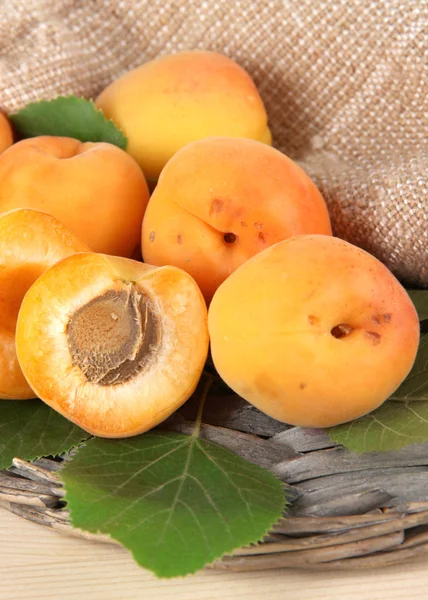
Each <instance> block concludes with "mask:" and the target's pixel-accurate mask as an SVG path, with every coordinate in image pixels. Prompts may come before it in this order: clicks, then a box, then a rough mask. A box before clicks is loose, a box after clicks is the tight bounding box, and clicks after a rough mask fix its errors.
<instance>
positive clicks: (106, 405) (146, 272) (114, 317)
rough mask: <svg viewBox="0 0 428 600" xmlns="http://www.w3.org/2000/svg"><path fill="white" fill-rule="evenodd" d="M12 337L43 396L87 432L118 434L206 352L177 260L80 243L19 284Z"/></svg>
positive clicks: (203, 313)
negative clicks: (152, 259) (158, 263)
mask: <svg viewBox="0 0 428 600" xmlns="http://www.w3.org/2000/svg"><path fill="white" fill-rule="evenodd" d="M16 344H17V353H18V357H19V362H20V364H21V368H22V370H23V372H24V375H25V377H26V378H27V380H28V382H29V383H30V385H31V387H32V388H33V389H34V390H35V392H36V393H37V395H38V396H39V397H40V398H41V399H42V400H43V401H44V402H46V403H47V404H48V405H49V406H51V407H52V408H54V409H55V410H57V411H58V412H59V413H61V414H62V415H64V416H65V417H67V418H68V419H70V420H71V421H73V422H74V423H76V424H77V425H79V426H80V427H82V428H83V429H85V430H86V431H88V432H89V433H92V434H94V435H98V436H101V437H111V438H113V437H128V436H131V435H136V434H138V433H142V432H144V431H147V430H148V429H150V428H152V427H154V426H155V425H157V424H158V423H160V422H161V421H163V420H164V419H165V418H166V417H168V416H169V415H170V414H171V413H172V412H174V411H175V410H176V409H177V408H178V407H179V406H181V405H182V404H183V403H184V402H185V401H186V400H187V399H188V398H189V397H190V396H191V394H192V393H193V391H194V389H195V387H196V385H197V383H198V381H199V378H200V375H201V373H202V370H203V367H204V364H205V361H206V357H207V352H208V327H207V309H206V306H205V302H204V299H203V297H202V294H201V292H200V290H199V288H198V286H197V285H196V283H195V282H194V281H193V279H192V278H191V277H190V276H189V275H188V274H187V273H185V272H184V271H182V270H180V269H177V268H175V267H162V268H156V267H152V266H149V265H145V264H143V263H141V262H137V261H134V260H131V259H126V258H119V257H112V256H107V255H102V254H95V253H81V254H76V255H74V256H70V257H69V258H66V259H64V260H62V261H60V262H58V263H57V264H56V265H54V266H53V267H52V268H51V269H49V270H48V271H46V272H45V273H44V274H43V275H42V276H41V277H40V278H39V279H38V280H37V281H36V282H35V283H34V284H33V286H32V287H31V289H30V290H29V291H28V292H27V294H26V296H25V298H24V300H23V302H22V306H21V310H20V312H19V316H18V324H17V330H16Z"/></svg>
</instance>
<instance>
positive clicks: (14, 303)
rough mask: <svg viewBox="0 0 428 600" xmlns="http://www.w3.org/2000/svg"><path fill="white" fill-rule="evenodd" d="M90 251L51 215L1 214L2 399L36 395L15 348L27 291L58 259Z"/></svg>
mask: <svg viewBox="0 0 428 600" xmlns="http://www.w3.org/2000/svg"><path fill="white" fill-rule="evenodd" d="M88 250H89V248H88V246H86V244H84V243H83V242H81V241H80V240H78V239H77V238H76V237H75V236H74V235H73V234H72V233H70V231H68V229H67V228H66V227H64V225H63V224H62V223H60V222H59V221H58V220H57V219H55V217H53V216H52V215H48V214H46V213H42V212H39V211H35V210H31V209H17V210H12V211H10V212H8V213H5V214H3V215H0V398H2V399H9V400H20V399H27V398H34V396H35V394H34V392H33V390H32V389H31V387H30V386H29V385H28V383H27V381H26V380H25V377H24V375H23V374H22V371H21V368H20V366H19V363H18V359H17V356H16V349H15V329H16V320H17V317H18V312H19V309H20V306H21V302H22V299H23V298H24V296H25V293H26V292H27V290H28V289H29V288H30V286H31V285H32V284H33V283H34V281H35V280H36V279H37V278H38V277H39V276H40V275H41V274H42V273H43V272H44V271H46V269H48V268H49V267H51V266H52V265H53V264H54V263H55V262H57V261H58V260H60V259H61V258H65V257H66V256H69V255H70V254H73V253H74V252H86V251H88ZM37 343H38V342H37V340H35V341H34V346H35V347H37Z"/></svg>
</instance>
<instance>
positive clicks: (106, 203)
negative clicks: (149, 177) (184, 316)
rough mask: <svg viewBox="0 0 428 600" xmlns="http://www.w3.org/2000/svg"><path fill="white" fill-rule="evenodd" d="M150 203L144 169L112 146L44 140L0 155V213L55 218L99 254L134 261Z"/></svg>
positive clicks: (16, 146) (26, 142)
mask: <svg viewBox="0 0 428 600" xmlns="http://www.w3.org/2000/svg"><path fill="white" fill-rule="evenodd" d="M148 199H149V192H148V188H147V183H146V180H145V178H144V175H143V174H142V172H141V169H140V168H139V167H138V165H137V164H136V162H135V161H134V160H133V159H132V157H130V156H129V155H128V154H127V153H126V152H124V151H123V150H121V149H120V148H118V147H116V146H113V145H112V144H106V143H92V142H87V143H81V142H79V141H78V140H74V139H72V138H65V137H54V136H41V137H35V138H30V139H26V140H22V141H20V142H17V143H16V144H14V145H13V146H11V147H10V148H8V149H7V150H6V151H5V152H3V153H2V154H1V155H0V212H6V211H8V210H11V209H13V208H33V209H36V210H41V211H44V212H47V213H50V214H52V215H54V216H55V217H56V218H57V219H59V220H60V221H61V222H62V223H64V225H65V226H66V227H67V228H68V229H70V231H72V232H73V233H74V234H75V235H76V236H77V237H78V238H79V239H81V240H82V241H83V242H85V243H86V244H87V245H88V246H89V247H90V248H91V249H92V250H93V251H95V252H104V253H106V254H114V255H119V256H131V254H132V253H133V252H134V250H135V248H136V246H138V245H139V243H140V239H139V238H140V231H141V223H142V219H143V215H144V211H145V208H146V206H147V202H148Z"/></svg>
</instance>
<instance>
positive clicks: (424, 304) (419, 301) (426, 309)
mask: <svg viewBox="0 0 428 600" xmlns="http://www.w3.org/2000/svg"><path fill="white" fill-rule="evenodd" d="M407 293H408V294H409V296H410V298H411V300H412V302H413V304H414V305H415V308H416V310H417V311H418V316H419V320H420V321H425V319H428V290H407Z"/></svg>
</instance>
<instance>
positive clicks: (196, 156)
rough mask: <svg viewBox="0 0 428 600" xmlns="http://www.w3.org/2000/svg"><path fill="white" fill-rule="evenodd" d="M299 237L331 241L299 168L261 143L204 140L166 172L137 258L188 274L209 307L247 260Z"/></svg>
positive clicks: (313, 190) (322, 211) (323, 209)
mask: <svg viewBox="0 0 428 600" xmlns="http://www.w3.org/2000/svg"><path fill="white" fill-rule="evenodd" d="M304 233H320V234H325V235H329V234H331V225H330V218H329V214H328V210H327V206H326V204H325V202H324V200H323V198H322V196H321V194H320V192H319V191H318V189H317V187H316V186H315V184H314V183H313V182H312V181H311V179H310V178H309V177H308V176H307V175H306V173H305V172H304V171H303V170H302V169H301V168H300V167H299V166H298V165H297V164H296V163H294V162H293V161H292V160H291V159H289V158H288V157H287V156H285V155H284V154H282V153H281V152H279V151H278V150H275V149H274V148H272V147H270V146H267V145H266V144H262V143H261V142H257V141H253V140H247V139H243V138H218V137H217V138H206V139H204V140H199V141H196V142H193V143H192V144H188V145H187V146H186V147H185V148H183V149H182V150H180V151H179V152H177V154H175V156H173V158H172V159H171V160H170V161H169V162H168V164H167V165H166V167H165V168H164V170H163V172H162V175H161V177H160V179H159V182H158V185H157V187H156V189H155V190H154V192H153V194H152V196H151V198H150V201H149V204H148V207H147V210H146V214H145V217H144V221H143V228H142V252H143V257H144V260H145V261H146V262H148V263H150V264H154V265H164V264H173V265H175V266H177V267H180V268H181V269H184V270H185V271H187V272H188V273H190V274H191V275H192V277H194V279H195V280H196V282H197V283H198V285H199V286H200V288H201V290H202V292H203V294H204V296H205V298H206V300H207V301H208V302H209V301H210V299H211V297H212V295H213V294H214V292H215V290H216V289H217V288H218V286H219V285H220V284H221V283H222V282H223V281H224V280H225V279H226V278H227V277H228V276H229V275H230V274H231V273H232V272H233V271H234V270H235V269H236V268H238V267H239V266H240V265H241V264H243V263H244V262H245V261H247V260H248V259H249V258H251V257H252V256H254V255H255V254H257V253H258V252H261V251H262V250H264V249H265V248H267V247H269V246H271V245H273V244H275V243H277V242H280V241H282V240H284V239H287V238H289V237H291V236H294V235H299V234H304ZM228 234H233V235H232V236H230V235H228ZM225 236H226V237H225ZM230 240H232V242H230Z"/></svg>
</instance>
